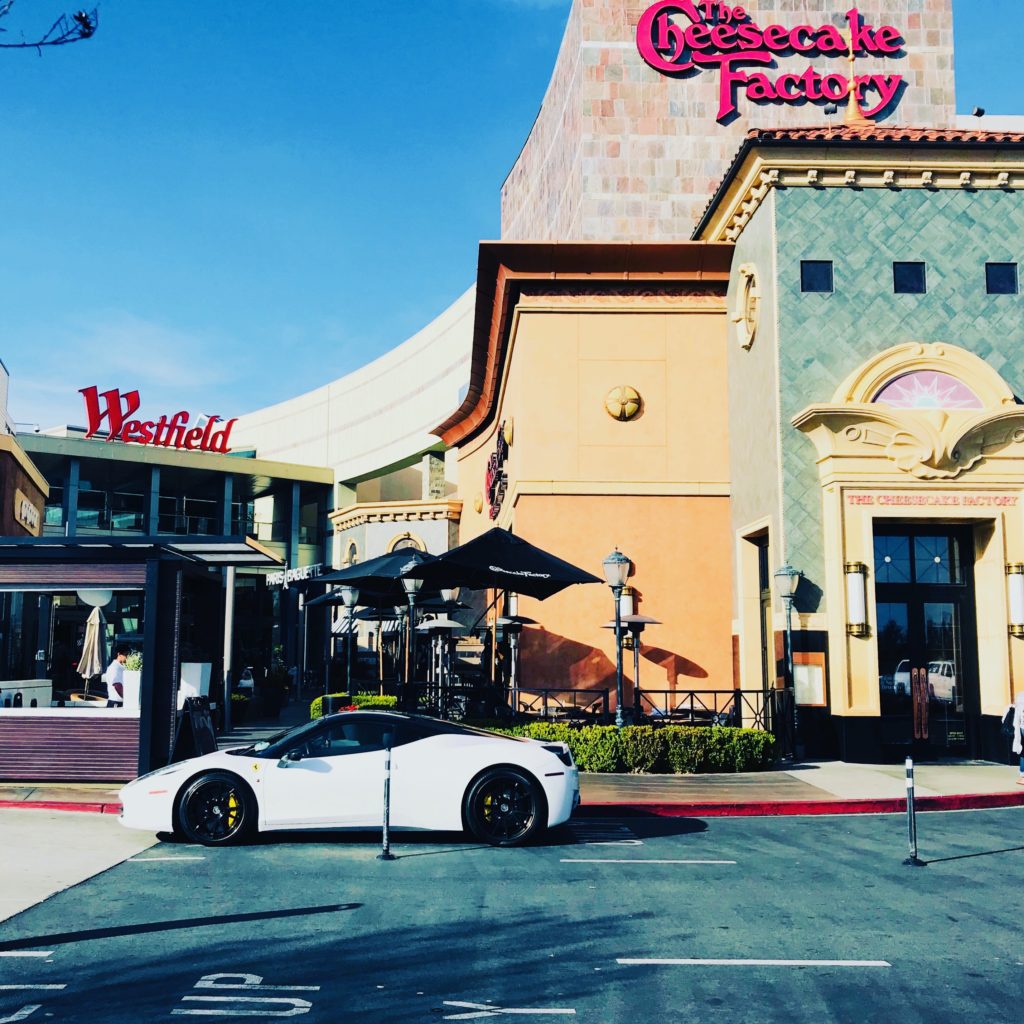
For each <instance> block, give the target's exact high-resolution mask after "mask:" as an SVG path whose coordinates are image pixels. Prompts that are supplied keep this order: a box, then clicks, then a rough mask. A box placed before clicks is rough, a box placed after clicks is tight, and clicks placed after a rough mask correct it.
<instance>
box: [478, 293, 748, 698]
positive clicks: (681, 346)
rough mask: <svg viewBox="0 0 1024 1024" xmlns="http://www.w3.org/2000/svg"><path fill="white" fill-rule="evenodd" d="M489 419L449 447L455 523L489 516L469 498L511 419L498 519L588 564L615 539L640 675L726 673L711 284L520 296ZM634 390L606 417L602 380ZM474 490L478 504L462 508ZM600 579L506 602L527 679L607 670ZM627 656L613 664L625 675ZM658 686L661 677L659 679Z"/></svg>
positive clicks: (720, 391)
mask: <svg viewBox="0 0 1024 1024" xmlns="http://www.w3.org/2000/svg"><path fill="white" fill-rule="evenodd" d="M506 366H507V370H506V376H505V379H504V381H503V386H502V391H501V398H500V404H499V410H498V416H497V418H496V420H495V422H494V423H493V424H492V425H491V427H490V429H488V430H486V431H485V432H484V433H483V434H482V435H481V436H480V437H478V438H475V439H474V440H473V441H471V442H470V443H469V444H467V445H466V446H465V447H464V448H463V449H462V450H461V451H460V467H459V479H460V488H461V490H460V496H461V497H462V498H463V500H464V508H463V516H462V524H461V536H460V539H461V540H462V541H466V540H468V539H470V538H472V537H473V536H476V535H477V534H479V533H481V532H483V531H484V530H486V529H488V528H490V527H491V526H493V525H495V522H494V521H492V520H491V519H490V518H489V516H488V510H487V506H486V499H485V498H484V497H483V490H484V474H485V470H486V464H487V459H488V457H489V456H490V454H491V452H492V451H493V450H494V447H495V435H496V431H497V427H498V424H499V423H502V422H504V423H506V424H508V423H509V422H510V421H511V423H512V445H511V448H510V450H509V457H508V460H507V462H506V466H505V469H506V472H507V473H508V494H507V496H506V499H505V501H504V504H503V506H502V508H501V513H500V515H499V516H498V518H497V520H496V523H497V525H501V526H507V527H510V528H511V529H513V531H514V532H515V533H517V534H518V535H520V536H523V537H524V538H526V539H527V540H529V541H531V542H533V543H536V544H538V545H540V546H541V547H544V548H546V549H547V550H550V551H552V552H554V553H555V554H558V555H559V556H560V557H563V558H566V559H567V560H569V561H571V562H573V563H574V564H577V565H580V566H582V567H584V568H587V569H589V570H590V571H591V572H594V573H596V574H597V575H600V574H601V561H602V559H603V558H604V557H605V556H606V555H608V554H609V552H611V551H612V550H613V548H615V547H616V546H619V547H620V548H621V550H622V551H624V552H625V553H626V554H627V555H628V556H629V557H630V558H631V559H632V560H633V561H634V563H635V567H636V572H635V576H634V577H633V578H632V580H631V584H633V585H635V587H636V588H637V589H638V591H639V593H640V599H641V600H640V606H639V611H640V612H641V613H642V614H648V615H652V616H654V617H655V618H658V619H660V620H662V622H663V625H660V626H657V627H650V628H649V630H648V632H647V633H646V634H645V638H644V639H645V644H646V645H648V646H649V650H647V652H646V654H645V658H644V666H645V668H643V669H642V672H644V673H648V674H646V675H644V676H642V680H643V682H644V684H645V685H646V686H648V687H650V688H652V689H653V688H659V689H675V688H677V687H678V688H682V689H688V688H699V687H705V688H712V689H713V688H718V689H723V688H728V687H730V686H731V685H732V662H731V598H730V588H731V584H730V579H729V574H728V572H727V571H726V569H725V568H724V567H726V566H727V565H728V564H729V559H730V550H729V547H730V526H729V498H728V493H729V471H728V439H727V432H726V413H727V409H726V405H727V403H726V359H725V316H724V301H723V299H722V297H714V296H700V297H695V298H692V299H672V300H663V299H659V298H651V297H647V298H632V299H608V300H607V301H606V302H605V303H604V305H602V304H601V301H600V300H595V299H593V298H587V299H581V298H577V299H543V298H536V299H527V300H525V302H524V303H521V304H520V307H519V308H518V310H517V312H516V314H515V316H514V319H513V325H512V333H511V350H510V356H509V359H508V361H507V364H506ZM621 385H628V386H631V387H634V388H635V389H636V390H637V391H638V392H639V393H640V394H641V396H642V398H643V400H644V406H643V413H642V415H641V416H639V417H638V418H636V419H635V420H633V421H631V422H619V421H617V420H614V419H612V418H611V417H610V416H609V415H608V413H607V412H606V411H605V408H604V403H605V396H606V395H607V393H608V392H609V391H610V390H611V389H612V388H615V387H618V386H621ZM477 499H480V501H481V505H482V508H481V511H476V509H475V504H476V501H477ZM612 611H613V609H612V602H611V596H610V593H609V591H608V589H607V587H603V586H597V585H591V586H585V587H574V588H570V590H568V591H566V592H564V593H562V594H560V595H556V596H555V597H552V598H549V599H548V600H547V601H545V602H543V603H541V602H532V601H527V600H525V599H523V600H521V601H520V613H521V614H525V615H528V616H531V617H532V618H535V619H537V620H538V621H539V622H540V623H541V626H540V627H539V628H538V629H537V630H530V631H528V632H529V633H530V636H528V637H524V641H523V673H524V674H523V684H524V685H525V686H531V685H532V686H541V685H546V686H561V685H566V686H568V685H573V686H577V687H584V688H586V687H594V686H604V685H609V682H610V680H612V681H613V679H614V644H613V642H612V637H611V634H610V631H607V630H603V629H602V628H601V627H602V625H603V624H604V623H605V622H607V621H608V619H609V618H610V617H611V615H612ZM632 674H633V673H632V666H631V664H630V665H627V671H626V676H627V678H632ZM662 683H664V685H659V684H662Z"/></svg>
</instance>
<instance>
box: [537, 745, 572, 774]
mask: <svg viewBox="0 0 1024 1024" xmlns="http://www.w3.org/2000/svg"><path fill="white" fill-rule="evenodd" d="M544 749H545V750H550V751H551V753H552V754H554V755H555V757H557V758H558V760H559V761H561V762H562V764H564V765H568V766H569V767H570V768H571V767H572V752H571V751H570V750H569V748H568V747H557V746H554V745H551V746H548V745H547V744H545V745H544Z"/></svg>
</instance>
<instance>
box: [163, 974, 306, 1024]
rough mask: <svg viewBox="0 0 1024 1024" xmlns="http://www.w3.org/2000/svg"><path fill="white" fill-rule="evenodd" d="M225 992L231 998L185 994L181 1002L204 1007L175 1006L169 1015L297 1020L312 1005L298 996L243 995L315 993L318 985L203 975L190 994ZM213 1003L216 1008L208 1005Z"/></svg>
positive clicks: (233, 975) (258, 976)
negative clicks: (273, 983) (199, 1004)
mask: <svg viewBox="0 0 1024 1024" xmlns="http://www.w3.org/2000/svg"><path fill="white" fill-rule="evenodd" d="M197 989H198V990H200V991H203V990H205V991H207V992H209V991H210V990H213V991H220V992H224V991H228V992H231V993H232V994H231V995H198V996H197V995H187V996H182V997H181V1001H182V1002H183V1003H204V1004H207V1005H206V1006H204V1007H202V1008H199V1007H188V1008H187V1009H182V1008H181V1007H175V1009H173V1010H171V1013H172V1014H175V1015H181V1016H192V1017H299V1016H302V1015H303V1014H306V1013H309V1011H310V1010H311V1009H313V1004H312V1003H311V1002H310V1001H309V1000H308V999H303V998H301V997H299V996H270V995H262V994H261V995H246V994H244V993H255V992H259V993H263V992H319V991H320V986H319V985H264V984H263V978H262V977H260V975H258V974H204V975H203V976H202V977H201V978H200V979H199V981H197V982H196V983H195V986H194V987H193V992H194V991H196V990H197ZM210 1004H216V1005H210Z"/></svg>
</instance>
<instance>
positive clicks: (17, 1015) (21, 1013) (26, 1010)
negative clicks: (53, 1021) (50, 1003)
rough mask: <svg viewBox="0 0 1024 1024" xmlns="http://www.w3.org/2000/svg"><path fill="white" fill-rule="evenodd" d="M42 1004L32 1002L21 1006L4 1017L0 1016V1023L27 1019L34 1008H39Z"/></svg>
mask: <svg viewBox="0 0 1024 1024" xmlns="http://www.w3.org/2000/svg"><path fill="white" fill-rule="evenodd" d="M41 1009H42V1006H41V1005H40V1004H39V1003H32V1004H30V1005H28V1006H23V1007H22V1008H21V1009H20V1010H15V1011H14V1013H12V1014H9V1015H8V1016H6V1017H0V1024H14V1022H15V1021H18V1020H28V1019H29V1017H31V1016H32V1014H33V1013H35V1012H36V1010H41Z"/></svg>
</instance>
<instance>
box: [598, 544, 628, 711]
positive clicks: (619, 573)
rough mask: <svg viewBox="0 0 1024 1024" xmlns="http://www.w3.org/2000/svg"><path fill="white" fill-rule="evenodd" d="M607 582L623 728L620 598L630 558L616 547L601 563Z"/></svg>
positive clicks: (616, 696)
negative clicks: (612, 619)
mask: <svg viewBox="0 0 1024 1024" xmlns="http://www.w3.org/2000/svg"><path fill="white" fill-rule="evenodd" d="M601 565H602V568H603V569H604V578H605V582H606V583H607V584H608V586H609V587H611V590H612V596H613V597H614V599H615V726H616V728H618V729H621V728H622V725H623V721H622V607H621V603H620V600H619V599H620V598H621V597H622V590H623V587H625V585H626V580H627V579H629V570H630V567H631V565H632V563H631V562H630V560H629V559H628V558H627V557H626V556H625V555H624V554H623V553H622V552H621V551H620V550H619V549H618V548H616V549H615V550H614V551H613V552H612V553H611V554H610V555H609V556H608V557H607V558H606V559H605V560H604V562H602V563H601Z"/></svg>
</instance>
